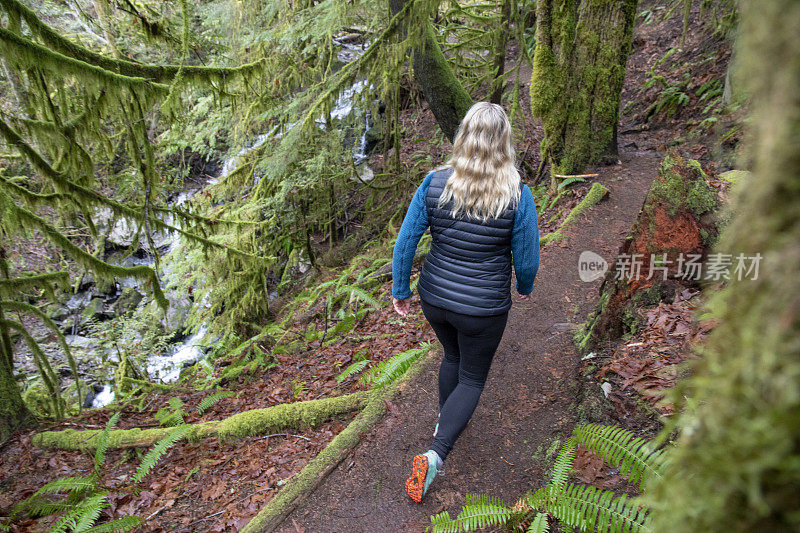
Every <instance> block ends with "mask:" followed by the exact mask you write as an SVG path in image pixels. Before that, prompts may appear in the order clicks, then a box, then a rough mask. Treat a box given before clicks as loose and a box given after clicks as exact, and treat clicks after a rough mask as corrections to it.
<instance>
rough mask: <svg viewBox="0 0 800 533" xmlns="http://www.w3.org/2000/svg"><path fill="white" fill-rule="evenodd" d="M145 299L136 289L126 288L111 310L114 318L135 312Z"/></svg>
mask: <svg viewBox="0 0 800 533" xmlns="http://www.w3.org/2000/svg"><path fill="white" fill-rule="evenodd" d="M143 298H144V297H143V296H142V295H141V294H140V293H139V292H138V291H137V290H135V289H132V288H126V289H123V290H122V294H121V295H120V296H119V298H117V300H116V301H115V302H114V304H113V305H112V307H111V309H112V312H113V313H114V316H121V315H124V314H125V313H127V312H129V311H133V310H134V309H136V307H137V306H138V305H139V303H141V301H142V299H143Z"/></svg>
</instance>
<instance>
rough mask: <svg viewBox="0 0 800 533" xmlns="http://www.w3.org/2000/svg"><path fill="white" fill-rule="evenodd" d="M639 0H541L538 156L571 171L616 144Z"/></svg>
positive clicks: (535, 78)
mask: <svg viewBox="0 0 800 533" xmlns="http://www.w3.org/2000/svg"><path fill="white" fill-rule="evenodd" d="M636 5H637V0H539V1H538V2H536V49H535V51H534V58H533V71H532V74H531V111H532V112H533V115H534V116H537V117H541V119H542V123H543V126H544V133H545V140H544V142H543V143H542V159H543V160H545V159H546V160H547V161H548V162H549V163H550V171H551V173H552V174H577V173H580V172H581V171H582V170H583V169H584V168H585V167H586V166H588V165H592V164H595V163H598V162H600V160H601V159H602V158H603V157H604V156H606V155H610V154H616V152H617V123H618V122H619V104H620V93H621V91H622V84H623V81H624V79H625V63H626V62H627V60H628V54H629V52H630V48H631V41H632V39H633V26H634V22H635V20H636Z"/></svg>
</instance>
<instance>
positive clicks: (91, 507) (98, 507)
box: [50, 492, 108, 533]
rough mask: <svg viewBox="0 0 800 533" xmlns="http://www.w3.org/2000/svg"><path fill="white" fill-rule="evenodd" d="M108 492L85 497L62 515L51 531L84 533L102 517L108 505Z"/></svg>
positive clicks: (57, 532)
mask: <svg viewBox="0 0 800 533" xmlns="http://www.w3.org/2000/svg"><path fill="white" fill-rule="evenodd" d="M107 496H108V493H106V492H101V493H98V494H94V495H92V496H90V497H88V498H85V499H84V500H82V501H81V502H80V503H78V504H77V505H75V506H74V507H72V509H70V510H69V511H67V513H66V514H65V515H64V516H62V517H61V518H60V519H59V520H58V522H56V523H55V525H53V527H52V529H50V533H65V532H67V531H72V532H73V533H79V532H80V533H83V532H85V531H86V530H88V529H89V528H91V527H92V524H94V522H95V521H96V520H97V519H98V518H100V513H101V512H102V511H103V509H104V508H105V506H106V505H108V500H107Z"/></svg>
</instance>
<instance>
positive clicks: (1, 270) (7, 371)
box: [0, 247, 29, 443]
mask: <svg viewBox="0 0 800 533" xmlns="http://www.w3.org/2000/svg"><path fill="white" fill-rule="evenodd" d="M0 277H2V278H3V279H8V277H9V272H8V263H6V251H5V249H4V248H2V247H0ZM2 321H3V310H2V309H0V322H2ZM12 350H13V346H12V345H11V337H10V335H9V332H8V328H7V327H4V326H0V443H2V442H3V441H5V440H6V439H7V438H8V436H9V435H10V434H11V432H12V431H13V430H14V429H15V428H16V427H17V426H19V425H20V423H21V422H22V421H24V420H25V419H26V418H28V416H29V413H28V409H27V408H26V407H25V403H24V402H23V401H22V395H21V394H20V391H19V387H18V386H17V380H16V379H14V354H13V352H12Z"/></svg>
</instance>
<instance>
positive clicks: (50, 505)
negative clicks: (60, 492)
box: [11, 495, 71, 518]
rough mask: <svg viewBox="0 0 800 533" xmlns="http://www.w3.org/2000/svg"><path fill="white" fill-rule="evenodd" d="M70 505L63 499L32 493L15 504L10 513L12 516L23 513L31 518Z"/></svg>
mask: <svg viewBox="0 0 800 533" xmlns="http://www.w3.org/2000/svg"><path fill="white" fill-rule="evenodd" d="M70 507H71V505H69V504H68V503H66V502H63V501H53V500H48V499H47V498H43V497H42V496H36V495H34V496H30V497H29V498H26V499H25V500H23V501H21V502H19V503H18V504H17V505H15V506H14V509H13V511H12V512H11V515H12V517H13V516H15V515H17V514H20V513H25V514H26V515H28V516H30V517H31V518H36V517H40V516H49V515H51V514H55V513H58V512H61V511H66V510H67V509H69V508H70Z"/></svg>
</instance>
